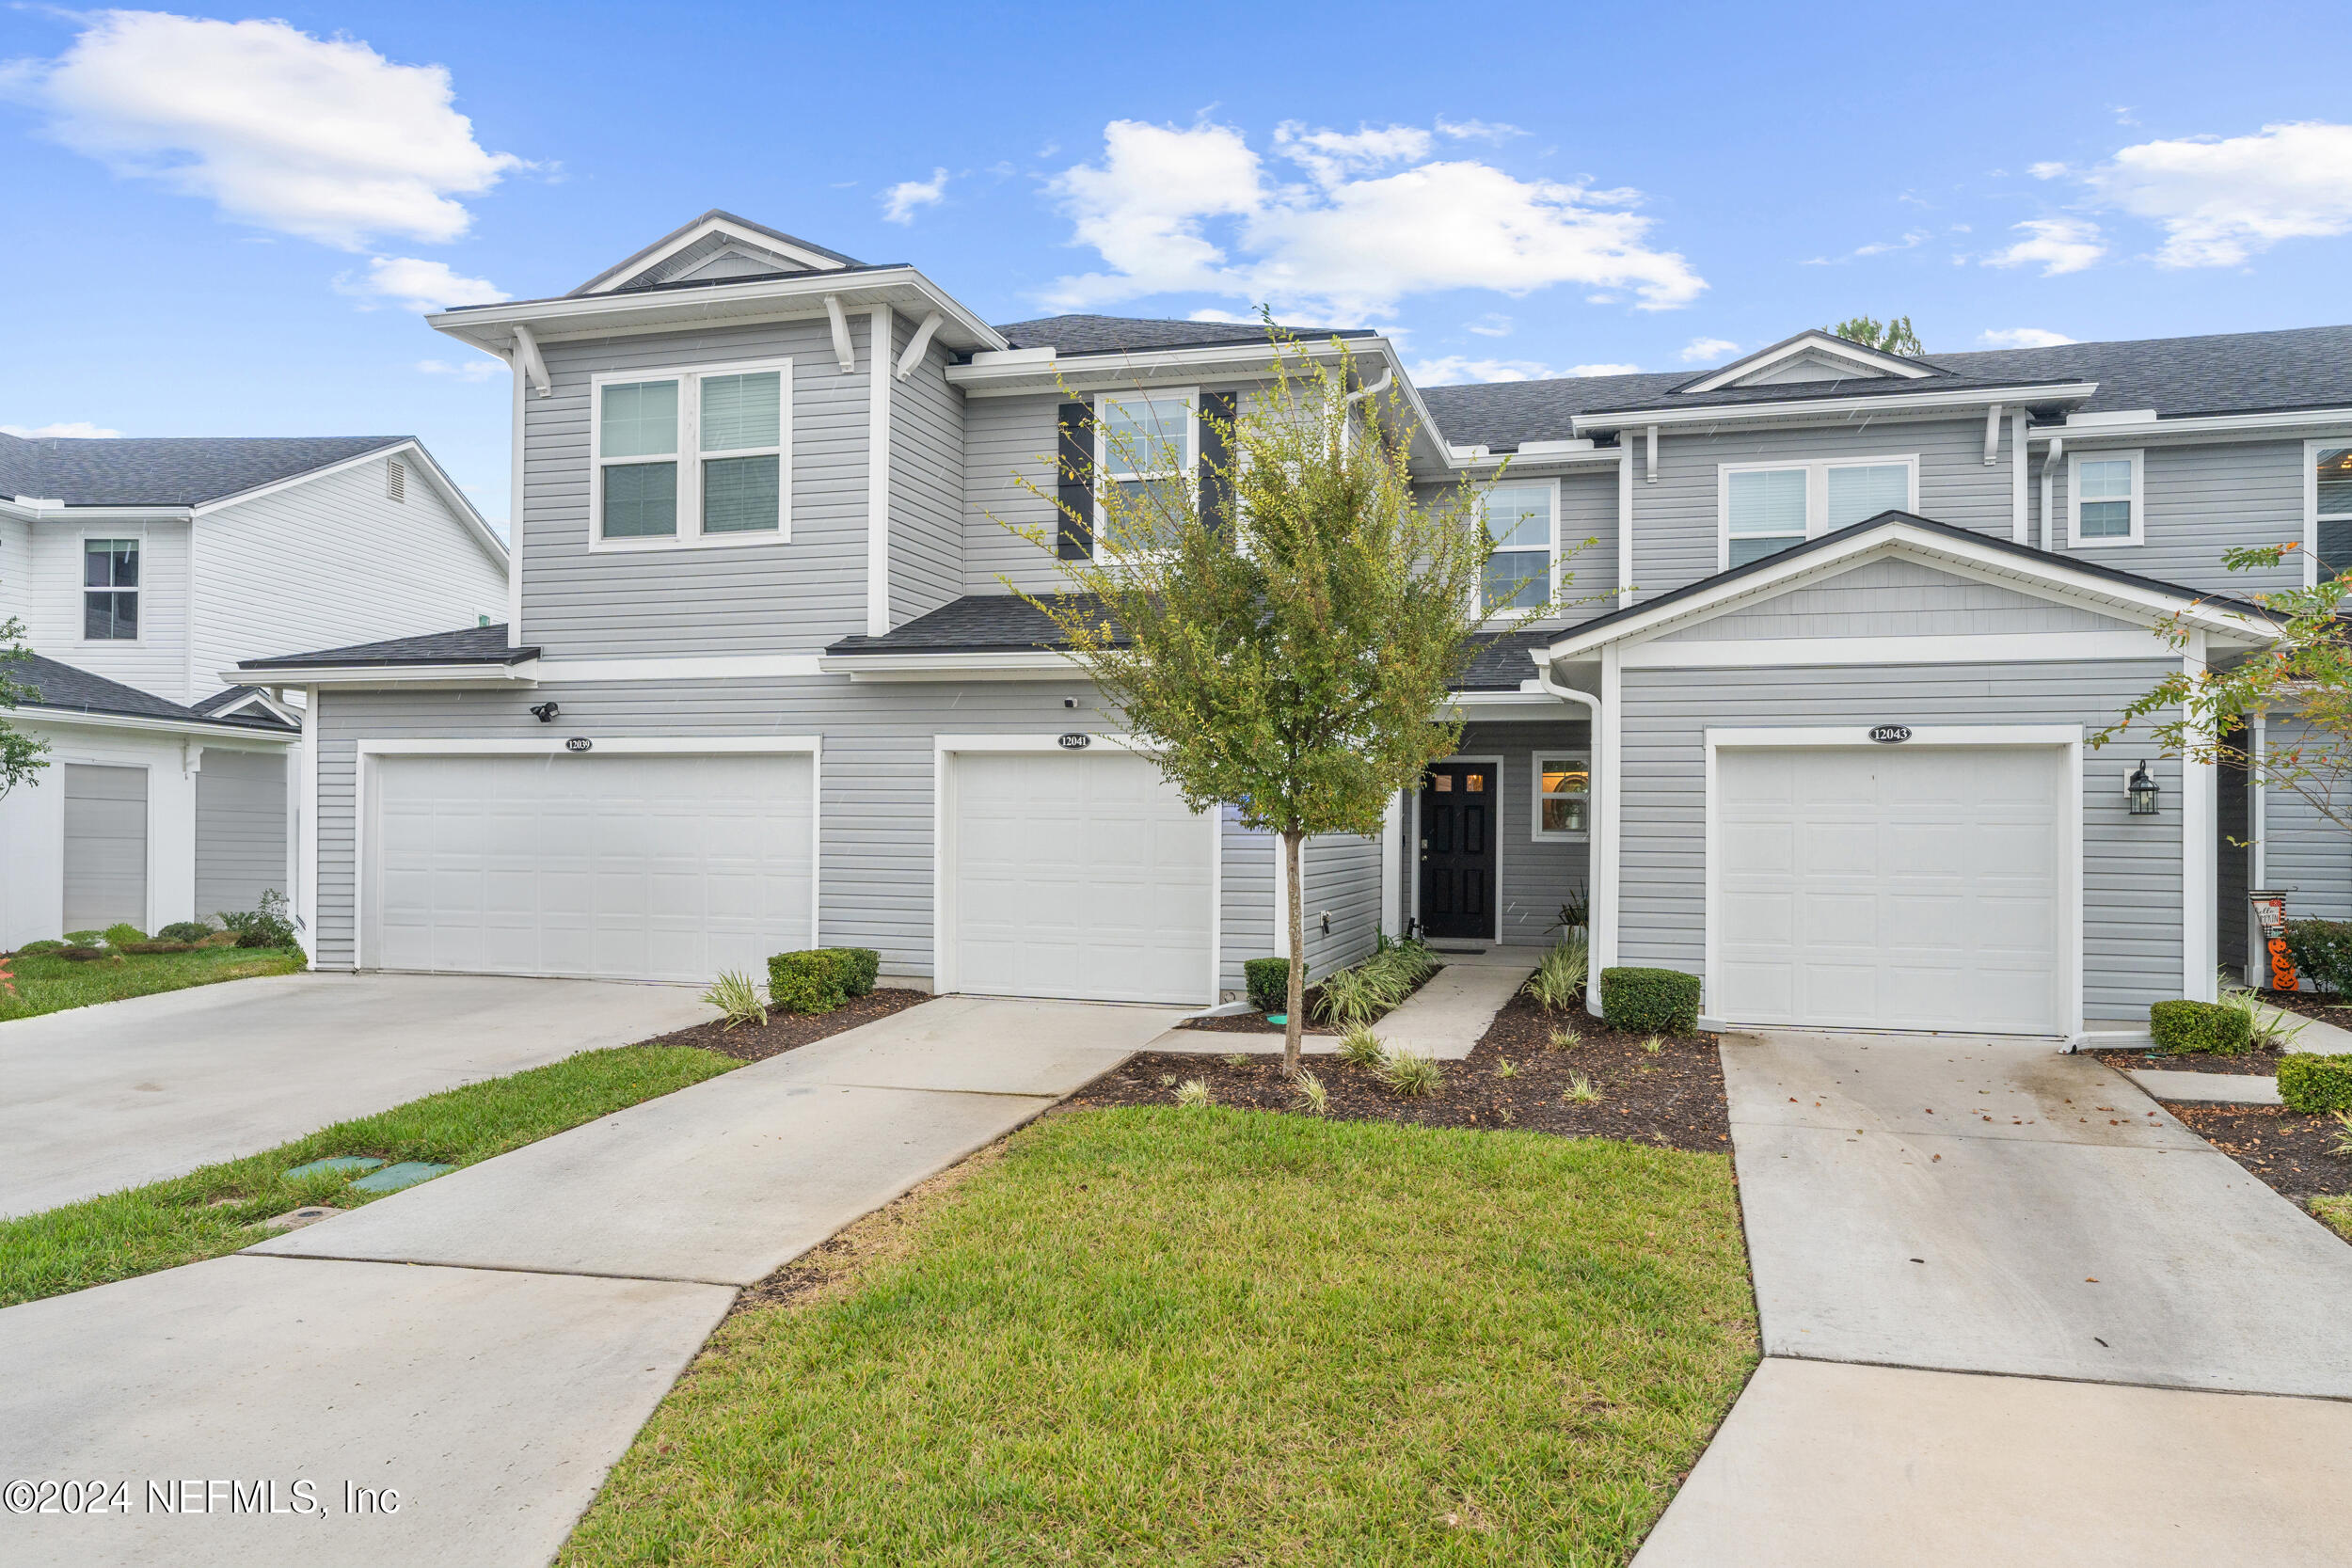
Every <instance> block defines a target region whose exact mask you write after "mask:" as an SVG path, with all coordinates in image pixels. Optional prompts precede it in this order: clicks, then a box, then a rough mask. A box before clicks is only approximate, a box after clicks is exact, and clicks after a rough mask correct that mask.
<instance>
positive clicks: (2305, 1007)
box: [2262, 990, 2352, 1029]
mask: <svg viewBox="0 0 2352 1568" xmlns="http://www.w3.org/2000/svg"><path fill="white" fill-rule="evenodd" d="M2262 999H2263V1000H2264V1001H2265V1002H2267V1003H2269V1004H2270V1005H2271V1006H2274V1007H2280V1008H2283V1009H2285V1010H2286V1011H2288V1012H2290V1013H2301V1014H2302V1015H2303V1016H2304V1017H2305V1018H2315V1019H2317V1020H2319V1021H2320V1022H2322V1023H2332V1024H2334V1025H2335V1026H2336V1027H2337V1028H2339V1029H2352V1006H2346V1005H2345V1003H2344V998H2343V997H2341V996H2338V995H2337V994H2336V993H2335V992H2334V991H2331V990H2266V991H2264V992H2263V993H2262Z"/></svg>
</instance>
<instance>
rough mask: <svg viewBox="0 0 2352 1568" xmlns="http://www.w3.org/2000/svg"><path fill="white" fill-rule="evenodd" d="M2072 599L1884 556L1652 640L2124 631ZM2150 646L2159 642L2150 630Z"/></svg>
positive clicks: (2117, 623) (2122, 625)
mask: <svg viewBox="0 0 2352 1568" xmlns="http://www.w3.org/2000/svg"><path fill="white" fill-rule="evenodd" d="M2128 629H2131V628H2130V626H2129V624H2128V623H2126V622H2122V621H2117V620H2113V619H2111V618H2109V617H2107V616H2105V615H2101V614H2098V613H2096V612H2095V611H2092V610H2085V609H2083V608H2081V607H2080V606H2079V605H2066V604H2058V603H2054V602H2052V601H2051V600H2048V599H2042V598H2036V597H2035V596H2034V595H2032V594H2021V593H2019V592H2017V591H2016V590H2015V589H2013V588H2002V587H1998V586H1995V585H1994V584H1992V583H1988V582H1977V581H1975V580H1973V579H1971V578H1963V577H1957V576H1954V575H1953V574H1952V573H1949V572H1939V571H1937V570H1936V569H1935V568H1934V567H1932V566H1928V565H1924V564H1922V563H1920V562H1915V561H1904V560H1899V559H1883V560H1879V561H1873V562H1867V563H1866V564H1864V565H1861V566H1857V567H1855V568H1854V569H1853V570H1852V571H1851V572H1841V573H1839V574H1838V575H1837V576H1836V577H1834V578H1826V579H1824V580H1822V581H1820V582H1816V583H1813V584H1811V585H1809V586H1807V587H1804V588H1794V589H1790V590H1789V591H1788V593H1785V594H1774V595H1773V596H1772V597H1771V598H1769V599H1766V600H1763V601H1761V602H1760V603H1757V604H1755V605H1751V606H1749V607H1747V608H1746V609H1743V610H1732V611H1730V612H1728V613H1726V614H1723V615H1718V616H1716V617H1714V618H1713V619H1711V620H1707V621H1701V622H1699V623H1698V624H1697V625H1696V626H1685V627H1683V628H1682V629H1681V630H1679V631H1675V632H1670V633H1668V634H1667V635H1666V636H1664V637H1662V638H1661V639H1659V641H1663V642H1719V641H1739V640H1744V639H1747V638H1776V637H1947V636H1966V635H1971V634H1980V633H2026V632H2048V631H2056V632H2082V631H2123V630H2128ZM2148 645H2149V647H2150V648H2151V649H2152V650H2153V649H2155V648H2158V647H2159V646H2161V644H2160V643H2159V642H2158V641H2156V639H2155V637H2154V635H2153V633H2151V634H2150V637H2149V644H2148Z"/></svg>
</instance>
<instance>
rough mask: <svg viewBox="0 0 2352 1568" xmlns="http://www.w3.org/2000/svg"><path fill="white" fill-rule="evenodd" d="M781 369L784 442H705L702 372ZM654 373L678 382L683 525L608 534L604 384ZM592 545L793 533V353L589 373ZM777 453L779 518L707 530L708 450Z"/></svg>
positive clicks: (681, 546)
mask: <svg viewBox="0 0 2352 1568" xmlns="http://www.w3.org/2000/svg"><path fill="white" fill-rule="evenodd" d="M769 371H773V372H776V375H777V385H778V393H779V395H778V397H777V399H776V439H777V445H776V446H774V447H772V448H770V447H747V448H745V449H744V450H743V451H722V452H705V451H703V450H702V379H703V378H704V377H705V376H713V375H752V374H758V373H760V372H769ZM647 381H675V382H676V383H677V405H678V406H677V452H676V455H675V462H676V464H677V531H676V532H675V533H673V534H657V535H654V536H652V537H650V538H641V539H607V538H606V537H605V536H604V470H605V467H606V466H607V461H606V458H605V455H604V389H605V388H607V387H633V386H636V385H638V384H640V383H642V382H647ZM588 388H589V396H588V547H589V548H590V549H591V550H595V551H598V552H602V551H607V550H610V551H614V552H630V551H644V550H711V549H740V548H743V547H745V546H757V545H781V544H786V543H788V542H789V541H790V539H791V537H792V361H791V360H790V359H789V358H781V359H736V360H729V361H727V362H726V363H724V364H717V365H694V366H691V367H683V368H679V369H675V370H655V369H647V370H642V371H600V372H597V373H596V374H595V375H593V376H590V377H589V378H588ZM771 455H772V456H774V458H775V459H776V526H775V528H774V529H772V530H768V529H761V530H756V531H749V532H739V533H705V532H704V531H703V460H704V459H705V458H706V457H715V458H726V457H767V456H771ZM611 462H612V465H614V466H620V467H626V466H628V465H629V464H632V463H647V462H660V459H659V458H649V457H615V458H613V459H612V460H611Z"/></svg>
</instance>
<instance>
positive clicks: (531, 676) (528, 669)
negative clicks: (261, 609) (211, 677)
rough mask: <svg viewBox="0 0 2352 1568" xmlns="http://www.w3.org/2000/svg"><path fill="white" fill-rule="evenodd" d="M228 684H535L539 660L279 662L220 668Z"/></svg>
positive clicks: (222, 676)
mask: <svg viewBox="0 0 2352 1568" xmlns="http://www.w3.org/2000/svg"><path fill="white" fill-rule="evenodd" d="M220 678H221V680H222V681H223V682H224V683H226V684H228V685H230V686H351V687H370V686H428V685H438V686H486V687H499V686H536V685H537V684H538V683H539V661H538V659H536V658H526V659H522V660H520V661H519V662H516V663H514V664H373V665H369V664H303V665H294V664H278V665H272V666H270V667H269V668H268V669H266V670H246V669H235V670H223V671H221V672H220Z"/></svg>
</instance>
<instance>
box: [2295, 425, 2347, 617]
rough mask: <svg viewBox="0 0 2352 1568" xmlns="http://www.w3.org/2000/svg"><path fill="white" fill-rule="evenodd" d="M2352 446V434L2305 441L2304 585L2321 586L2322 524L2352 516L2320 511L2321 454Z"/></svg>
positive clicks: (2340, 568)
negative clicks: (2320, 533) (2320, 536)
mask: <svg viewBox="0 0 2352 1568" xmlns="http://www.w3.org/2000/svg"><path fill="white" fill-rule="evenodd" d="M2344 447H2352V435H2345V436H2321V437H2320V438H2319V439H2318V440H2315V441H2306V442H2304V443H2303V586H2304V587H2306V588H2316V587H2318V586H2319V525H2320V524H2322V523H2334V522H2343V521H2345V520H2348V519H2352V512H2322V511H2320V510H2319V454H2320V453H2321V452H2323V451H2338V450H2340V449H2342V448H2344ZM2336 570H2338V571H2339V572H2342V571H2347V570H2352V561H2347V562H2338V563H2337V566H2336Z"/></svg>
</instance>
